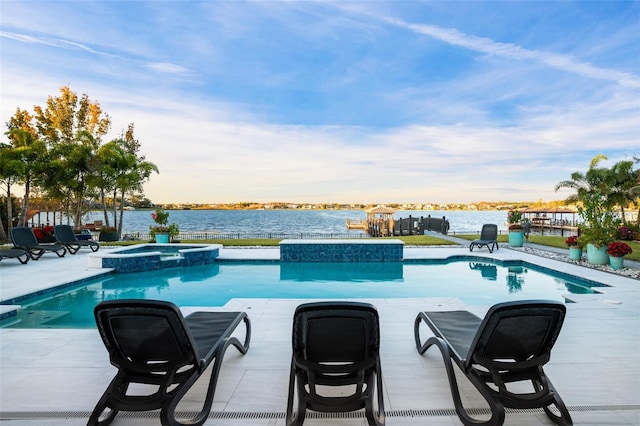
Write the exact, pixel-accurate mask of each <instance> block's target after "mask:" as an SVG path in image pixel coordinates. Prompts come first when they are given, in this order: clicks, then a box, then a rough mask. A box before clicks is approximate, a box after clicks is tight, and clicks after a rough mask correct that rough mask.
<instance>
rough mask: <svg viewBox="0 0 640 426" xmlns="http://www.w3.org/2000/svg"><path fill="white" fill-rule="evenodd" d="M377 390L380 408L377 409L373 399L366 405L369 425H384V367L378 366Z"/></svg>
mask: <svg viewBox="0 0 640 426" xmlns="http://www.w3.org/2000/svg"><path fill="white" fill-rule="evenodd" d="M378 366H380V362H379V361H378ZM375 391H376V392H377V395H376V396H377V400H378V410H377V411H376V410H375V407H374V406H373V399H372V398H371V399H367V401H366V406H365V415H366V417H367V421H368V423H369V426H384V424H385V418H384V395H383V392H382V369H381V368H380V367H378V368H377V369H376V389H375Z"/></svg>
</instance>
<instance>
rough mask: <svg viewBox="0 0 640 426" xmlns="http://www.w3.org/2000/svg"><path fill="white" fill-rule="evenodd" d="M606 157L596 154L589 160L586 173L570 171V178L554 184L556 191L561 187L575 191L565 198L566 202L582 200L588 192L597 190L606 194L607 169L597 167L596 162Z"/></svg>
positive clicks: (571, 202) (607, 189) (572, 202)
mask: <svg viewBox="0 0 640 426" xmlns="http://www.w3.org/2000/svg"><path fill="white" fill-rule="evenodd" d="M606 159H607V157H606V155H604V154H598V155H596V156H595V157H593V159H592V160H591V164H590V165H589V170H587V173H585V174H583V173H581V172H573V173H571V179H570V180H563V181H562V182H559V183H558V184H557V185H556V187H555V190H556V191H558V190H559V189H561V188H569V189H574V190H575V191H576V192H575V194H571V195H569V196H568V197H567V198H566V199H565V203H566V204H574V203H577V202H579V201H582V200H584V198H585V197H586V196H587V195H588V194H591V193H593V192H594V191H599V192H600V193H602V194H603V195H607V194H608V192H609V188H607V172H608V169H606V168H598V163H600V161H602V160H606Z"/></svg>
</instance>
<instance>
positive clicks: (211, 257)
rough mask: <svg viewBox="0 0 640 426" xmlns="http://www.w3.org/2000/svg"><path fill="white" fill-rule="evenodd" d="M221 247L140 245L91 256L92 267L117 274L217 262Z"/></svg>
mask: <svg viewBox="0 0 640 426" xmlns="http://www.w3.org/2000/svg"><path fill="white" fill-rule="evenodd" d="M220 248H222V245H221V244H154V243H149V244H137V245H134V246H127V247H123V248H118V249H114V250H104V249H103V250H100V251H98V252H96V253H91V254H89V255H87V256H88V266H89V268H113V269H114V272H119V273H129V272H145V271H156V270H159V269H166V268H174V267H178V266H199V265H209V264H211V263H214V262H215V261H216V259H217V258H218V255H219V254H220Z"/></svg>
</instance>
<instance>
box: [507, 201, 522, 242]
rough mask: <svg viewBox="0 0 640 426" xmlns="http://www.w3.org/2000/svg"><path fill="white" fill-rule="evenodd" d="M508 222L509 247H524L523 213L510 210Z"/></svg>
mask: <svg viewBox="0 0 640 426" xmlns="http://www.w3.org/2000/svg"><path fill="white" fill-rule="evenodd" d="M507 222H508V224H509V245H510V246H511V247H522V246H523V245H524V230H523V226H522V212H521V211H519V210H510V211H509V213H508V215H507Z"/></svg>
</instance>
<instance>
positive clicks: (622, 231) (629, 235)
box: [616, 226, 633, 241]
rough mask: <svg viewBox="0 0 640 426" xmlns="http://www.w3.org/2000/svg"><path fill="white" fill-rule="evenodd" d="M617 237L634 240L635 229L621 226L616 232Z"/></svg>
mask: <svg viewBox="0 0 640 426" xmlns="http://www.w3.org/2000/svg"><path fill="white" fill-rule="evenodd" d="M616 237H618V238H619V239H621V240H627V241H630V240H632V239H633V229H631V228H629V227H627V226H621V227H619V228H618V230H617V231H616Z"/></svg>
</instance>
